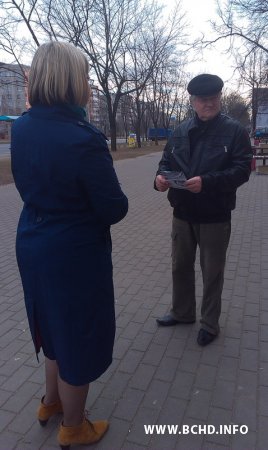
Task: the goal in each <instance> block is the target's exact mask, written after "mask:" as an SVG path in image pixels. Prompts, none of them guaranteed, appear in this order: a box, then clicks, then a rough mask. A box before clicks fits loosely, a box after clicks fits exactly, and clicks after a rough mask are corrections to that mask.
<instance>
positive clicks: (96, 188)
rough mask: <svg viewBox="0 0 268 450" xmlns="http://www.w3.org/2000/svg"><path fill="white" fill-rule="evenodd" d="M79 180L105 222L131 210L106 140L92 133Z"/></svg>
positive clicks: (83, 158) (93, 206) (120, 218)
mask: <svg viewBox="0 0 268 450" xmlns="http://www.w3.org/2000/svg"><path fill="white" fill-rule="evenodd" d="M79 181H80V183H81V185H82V187H83V189H84V190H85V191H86V195H87V196H88V198H89V202H90V205H91V206H92V208H93V209H94V211H95V212H96V215H97V216H98V217H99V219H100V220H101V221H102V222H103V223H104V224H105V225H112V224H114V223H117V222H119V221H120V220H122V219H123V218H124V217H125V215H126V214H127V211H128V199H127V197H126V195H125V194H124V193H123V191H122V189H121V187H120V184H119V181H118V178H117V175H116V172H115V170H114V167H113V160H112V157H111V155H110V153H109V149H108V146H107V144H106V141H105V140H104V138H103V137H102V136H101V135H97V134H96V135H94V136H92V141H91V142H90V145H89V148H88V149H87V150H86V151H85V153H84V155H83V157H82V160H81V165H80V171H79Z"/></svg>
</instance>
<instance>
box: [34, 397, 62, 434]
mask: <svg viewBox="0 0 268 450" xmlns="http://www.w3.org/2000/svg"><path fill="white" fill-rule="evenodd" d="M44 397H45V396H44ZM44 397H42V399H41V403H40V405H39V407H38V410H37V418H38V420H39V423H40V425H42V427H44V426H45V425H46V424H47V422H48V419H49V418H50V417H51V416H54V414H59V413H62V412H63V410H62V404H61V402H60V401H58V402H55V403H51V404H50V405H45V404H44V403H43V400H44Z"/></svg>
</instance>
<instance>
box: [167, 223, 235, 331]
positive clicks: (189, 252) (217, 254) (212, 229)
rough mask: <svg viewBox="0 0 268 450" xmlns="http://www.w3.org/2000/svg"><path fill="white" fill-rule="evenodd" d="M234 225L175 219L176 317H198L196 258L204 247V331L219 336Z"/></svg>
mask: <svg viewBox="0 0 268 450" xmlns="http://www.w3.org/2000/svg"><path fill="white" fill-rule="evenodd" d="M230 234H231V222H230V221H228V222H222V223H202V224H192V223H189V222H187V221H184V220H180V219H177V218H176V217H173V223H172V281H173V294H172V309H171V314H172V316H173V317H174V318H175V319H177V320H178V321H180V322H185V323H187V322H192V321H194V320H195V318H196V297H195V259H196V250H197V245H198V246H199V248H200V266H201V271H202V277H203V298H202V304H201V321H200V322H201V324H202V328H204V329H205V330H207V331H209V332H210V333H212V334H218V333H219V317H220V313H221V295H222V289H223V282H224V267H225V261H226V252H227V248H228V244H229V240H230Z"/></svg>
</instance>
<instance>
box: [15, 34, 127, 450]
mask: <svg viewBox="0 0 268 450" xmlns="http://www.w3.org/2000/svg"><path fill="white" fill-rule="evenodd" d="M28 94H29V103H30V104H31V108H30V109H29V110H28V112H26V113H25V114H23V115H22V117H20V118H19V119H17V120H16V121H15V123H14V125H13V128H12V140H11V160H12V170H13V175H14V180H15V184H16V187H17V189H18V191H19V193H20V195H21V198H22V200H23V202H24V206H23V210H22V213H21V216H20V220H19V224H18V230H17V241H16V252H17V261H18V266H19V270H20V274H21V279H22V284H23V289H24V296H25V304H26V309H27V315H28V320H29V325H30V330H31V334H32V339H33V342H34V345H35V350H36V353H39V351H40V348H42V350H43V353H44V355H45V373H46V391H45V395H44V397H43V398H42V400H41V403H40V406H39V409H38V413H37V416H38V419H39V421H40V423H41V424H42V425H45V424H46V422H47V421H48V419H49V418H50V417H51V416H52V415H53V414H56V413H61V412H63V422H62V424H61V426H60V429H59V433H58V441H59V444H60V445H61V447H62V448H66V449H67V448H69V445H70V444H91V443H93V442H96V441H98V440H99V439H100V438H101V437H102V436H103V435H104V433H105V432H106V430H107V428H108V422H107V421H106V420H103V421H97V422H90V421H89V420H88V419H87V418H86V417H85V403H86V399H87V394H88V389H89V383H90V382H91V381H93V380H95V379H96V378H98V377H99V376H100V375H101V374H102V373H103V372H105V371H106V369H107V368H108V366H109V365H110V364H111V361H112V352H113V344H114V334H115V314H114V291H113V279H112V260H111V251H112V246H111V236H110V226H111V225H112V224H114V223H116V222H119V221H120V220H121V219H123V217H124V216H125V215H126V213H127V210H128V200H127V198H126V196H125V195H124V193H123V192H122V190H121V187H120V185H119V182H118V179H117V176H116V173H115V171H114V168H113V164H112V158H111V156H110V154H109V150H108V147H107V143H106V138H105V136H104V135H103V134H102V133H101V132H100V131H98V130H97V129H96V128H95V127H93V126H91V125H90V124H89V123H88V121H87V120H86V119H85V110H84V106H85V105H86V104H87V102H88V98H89V85H88V63H87V60H86V58H85V56H84V55H83V53H82V52H80V51H79V50H78V49H76V48H75V47H74V46H73V45H71V44H67V43H61V42H49V43H47V44H44V45H41V46H40V47H39V48H38V50H37V52H36V54H35V56H34V59H33V62H32V66H31V69H30V74H29V84H28Z"/></svg>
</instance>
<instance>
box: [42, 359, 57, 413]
mask: <svg viewBox="0 0 268 450" xmlns="http://www.w3.org/2000/svg"><path fill="white" fill-rule="evenodd" d="M58 373H59V371H58V364H57V362H56V361H55V360H52V359H48V358H47V357H45V374H46V394H45V397H44V400H43V403H44V404H45V405H51V404H52V403H56V402H58V401H59V399H60V398H59V391H58Z"/></svg>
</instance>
